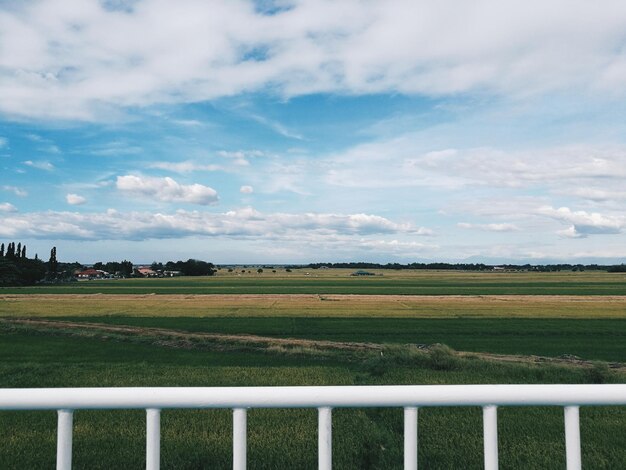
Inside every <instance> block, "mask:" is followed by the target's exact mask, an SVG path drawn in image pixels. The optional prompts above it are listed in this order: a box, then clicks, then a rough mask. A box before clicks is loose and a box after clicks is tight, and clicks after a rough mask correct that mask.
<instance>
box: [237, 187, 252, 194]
mask: <svg viewBox="0 0 626 470" xmlns="http://www.w3.org/2000/svg"><path fill="white" fill-rule="evenodd" d="M239 192H240V193H241V194H252V193H253V192H254V188H253V187H252V186H247V185H246V186H242V187H241V188H239Z"/></svg>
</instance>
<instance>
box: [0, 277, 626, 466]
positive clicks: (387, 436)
mask: <svg viewBox="0 0 626 470" xmlns="http://www.w3.org/2000/svg"><path fill="white" fill-rule="evenodd" d="M319 272H320V273H321V274H320V275H319V277H317V278H315V277H311V276H310V275H309V276H306V275H305V274H301V273H299V274H296V273H282V274H281V273H276V274H277V275H276V277H275V278H270V277H269V275H268V276H267V277H265V275H266V274H269V273H263V274H262V275H257V274H256V273H254V274H252V273H251V274H246V275H245V276H236V275H235V274H234V273H223V274H221V275H218V276H217V277H215V278H202V279H197V278H175V279H154V280H139V279H133V280H124V281H100V282H97V281H91V282H80V283H74V284H72V285H69V286H41V287H35V288H28V289H1V290H0V387H67V386H226V385H235V386H236V385H241V386H243V385H317V384H320V385H322V384H327V385H341V384H346V385H348V384H350V385H352V384H356V385H358V384H442V383H451V384H452V383H456V384H459V383H601V382H608V383H611V382H620V383H623V382H624V381H626V365H624V362H626V295H624V293H623V291H624V286H623V281H624V277H623V274H622V275H608V274H607V273H547V274H535V273H497V274H494V273H457V272H452V273H450V272H445V273H443V272H429V273H424V272H413V273H403V272H395V271H394V272H390V273H385V275H383V276H380V277H375V278H350V277H349V271H341V270H320V271H319ZM272 274H273V273H272ZM292 275H293V277H292ZM468 285H471V287H467V286H468ZM329 286H330V287H329ZM333 286H334V287H335V288H336V291H333V290H332V289H331V288H332V287H333ZM455 286H456V287H455ZM459 286H465V288H467V289H470V290H471V291H472V292H473V293H472V294H471V295H459V294H464V293H466V292H465V291H463V290H461V292H455V294H454V295H445V292H449V291H454V290H455V289H456V290H457V291H458V289H460V287H459ZM575 286H578V287H579V288H580V289H583V290H585V289H586V290H585V292H591V293H590V294H588V295H582V294H580V293H579V291H578V290H577V288H576V287H575ZM370 289H373V291H372V292H370ZM411 289H413V290H416V289H417V290H420V292H422V293H423V295H407V293H410V291H411ZM172 290H174V291H175V292H176V293H172ZM224 290H229V292H232V294H227V293H224ZM359 290H363V291H364V292H365V294H372V293H374V294H380V295H365V294H358V293H355V292H357V291H359ZM509 290H512V291H515V292H517V294H516V293H511V292H510V291H509ZM607 290H608V291H610V293H606V292H607ZM248 291H250V292H248ZM257 291H266V292H268V293H267V294H259V293H256V292H257ZM300 291H304V292H308V293H301V292H300ZM427 291H428V292H436V294H429V295H426V294H424V293H425V292H427ZM545 291H549V292H557V291H558V292H561V294H560V295H557V294H550V295H547V294H545V293H544V292H545ZM120 292H121V293H120ZM398 292H401V294H398ZM519 292H526V294H525V295H520V294H519ZM563 292H566V294H563ZM196 293H200V294H196ZM435 343H443V344H445V345H447V346H449V347H451V348H452V350H450V349H449V348H447V347H446V346H440V345H434V344H435ZM454 350H456V351H458V352H455V351H454ZM538 356H540V357H538ZM574 356H577V357H574ZM419 419H420V421H419V423H420V424H419V426H420V429H419V434H420V441H419V452H420V456H419V459H420V468H437V469H439V468H458V462H463V467H464V468H468V469H473V468H482V465H483V463H482V418H481V412H480V409H478V408H463V409H456V408H449V409H443V408H433V409H421V410H420V418H419ZM248 422H249V437H248V441H249V450H248V455H249V468H252V469H264V468H267V469H272V468H281V467H285V466H288V467H290V468H315V466H316V448H317V447H316V415H315V412H314V411H313V410H252V411H251V412H250V414H249V418H248ZM538 422H540V423H541V426H537V423H538ZM624 423H626V409H624V407H610V408H602V407H590V408H587V407H585V408H583V409H582V410H581V432H582V442H583V465H585V466H586V467H588V468H607V469H608V468H619V467H620V465H621V464H622V463H623V462H624V461H626V437H625V436H624V433H623V426H624ZM144 425H145V420H144V414H143V413H142V412H141V411H113V412H111V411H84V412H82V411H81V412H78V413H77V414H76V416H75V431H74V443H75V444H74V448H75V451H74V463H75V468H113V467H120V466H124V467H125V468H141V467H142V466H144V465H145V462H144V447H143V446H144V439H145V430H144ZM55 429H56V428H55V414H54V413H53V412H0V443H10V444H9V445H5V444H0V468H16V467H18V468H25V467H27V468H45V467H50V466H52V465H53V463H54V452H55ZM355 429H358V430H359V432H354V430H355ZM402 429H403V428H402V412H401V410H399V409H389V410H380V409H372V410H364V409H358V410H335V412H334V413H333V447H334V449H333V450H334V462H335V466H336V468H342V469H343V468H347V469H352V468H354V469H361V468H390V469H394V468H402ZM231 432H232V429H231V416H230V413H229V412H228V411H227V410H221V411H220V410H214V411H195V410H187V411H164V413H163V417H162V445H163V448H162V463H163V468H189V469H192V468H200V467H203V466H206V465H208V464H209V463H210V466H211V468H230V467H231V447H230V446H231V437H230V435H231ZM499 433H500V459H501V466H502V468H524V469H533V468H537V469H538V468H555V467H564V466H565V454H564V437H563V415H562V410H561V409H554V408H529V409H521V408H502V409H501V410H500V411H499ZM287 462H288V463H287Z"/></svg>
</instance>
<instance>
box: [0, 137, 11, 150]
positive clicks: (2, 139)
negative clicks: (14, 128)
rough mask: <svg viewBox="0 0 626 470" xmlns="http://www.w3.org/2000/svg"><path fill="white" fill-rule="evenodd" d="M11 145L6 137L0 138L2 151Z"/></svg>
mask: <svg viewBox="0 0 626 470" xmlns="http://www.w3.org/2000/svg"><path fill="white" fill-rule="evenodd" d="M7 145H9V141H8V140H7V139H6V138H5V137H0V149H2V148H5V147H6V146H7Z"/></svg>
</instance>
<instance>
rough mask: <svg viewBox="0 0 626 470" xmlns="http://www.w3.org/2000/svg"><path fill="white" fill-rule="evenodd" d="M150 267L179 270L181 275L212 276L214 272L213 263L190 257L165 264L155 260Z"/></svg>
mask: <svg viewBox="0 0 626 470" xmlns="http://www.w3.org/2000/svg"><path fill="white" fill-rule="evenodd" d="M150 268H151V269H152V270H153V271H157V272H159V271H160V272H165V271H179V272H180V273H181V274H182V275H183V276H213V274H215V272H216V269H215V265H214V264H213V263H207V262H206V261H201V260H198V259H192V258H190V259H188V260H187V261H168V262H167V263H165V264H163V263H158V262H156V261H155V262H154V263H152V265H151V266H150Z"/></svg>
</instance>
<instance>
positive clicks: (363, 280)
mask: <svg viewBox="0 0 626 470" xmlns="http://www.w3.org/2000/svg"><path fill="white" fill-rule="evenodd" d="M371 272H372V273H374V274H376V275H374V276H351V275H350V274H351V273H352V271H351V270H345V269H319V270H309V271H305V270H295V271H294V272H291V273H288V272H285V271H284V270H277V272H276V273H273V272H271V270H265V271H264V272H263V273H262V274H258V273H256V272H255V271H252V270H250V272H246V273H245V274H242V273H236V272H232V273H229V272H227V271H226V272H225V271H224V270H223V269H222V271H218V273H217V274H216V275H215V276H211V277H200V278H188V277H187V278H185V277H181V278H169V279H124V280H104V281H97V280H94V281H82V282H76V283H72V284H66V285H45V286H36V287H22V288H12V287H11V288H0V295H2V294H18V293H22V294H98V293H102V294H105V293H108V294H157V295H163V294H370V295H371V294H379V295H576V296H583V295H626V274H624V273H606V272H599V271H598V272H596V271H594V272H591V271H590V272H555V273H533V272H514V273H506V272H505V273H494V272H457V271H452V272H451V271H394V270H372V271H371ZM307 273H308V275H307Z"/></svg>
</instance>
